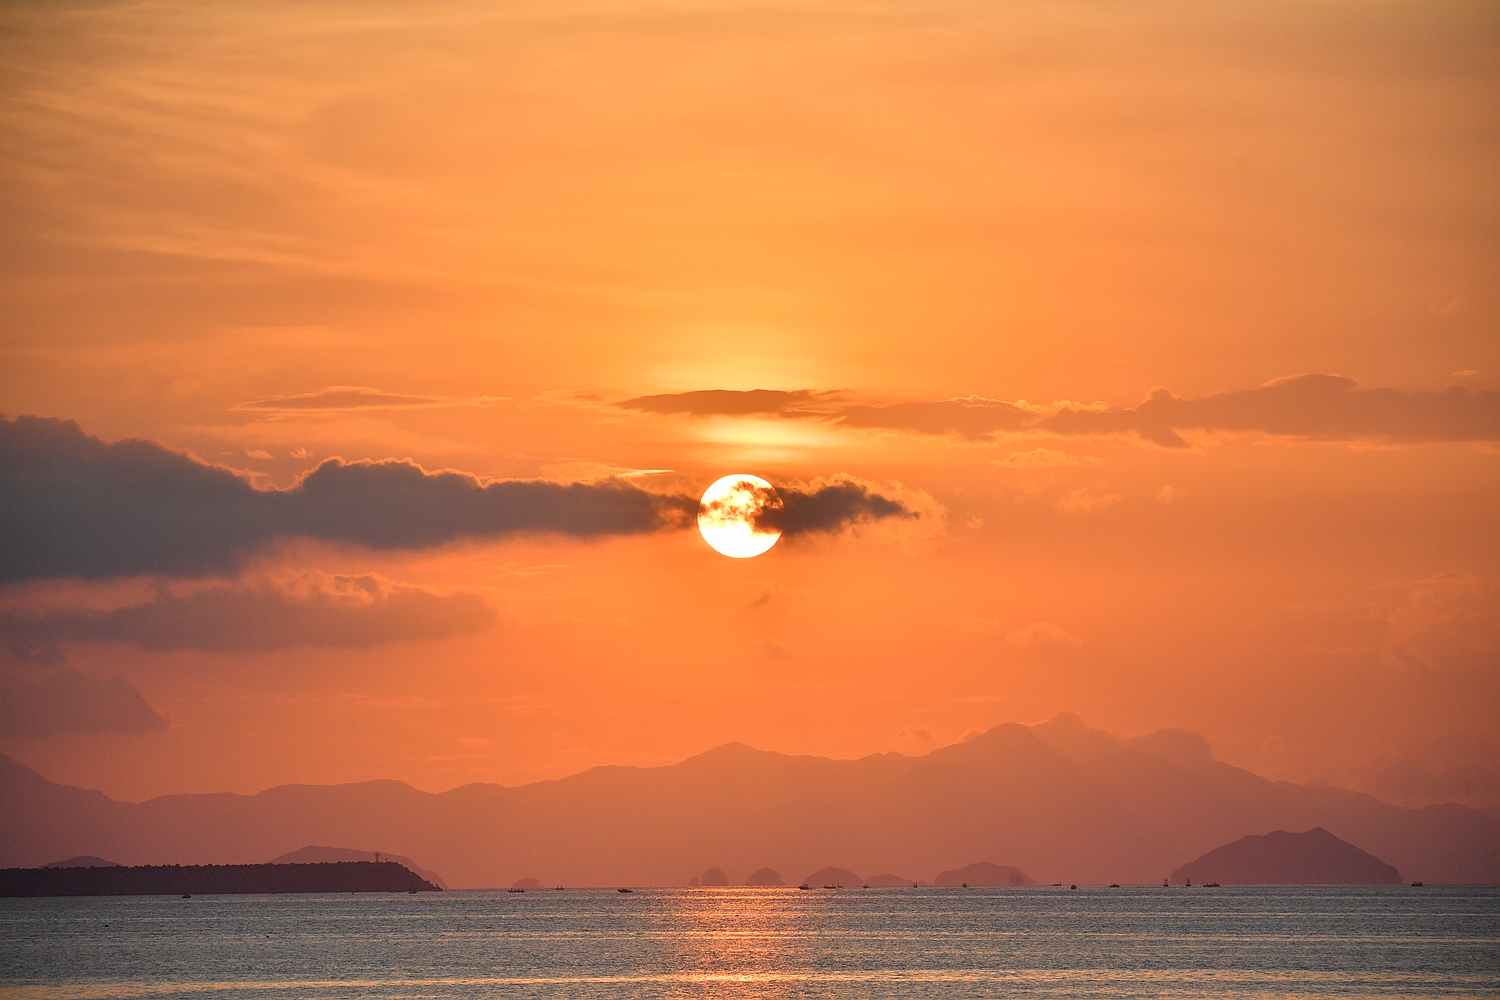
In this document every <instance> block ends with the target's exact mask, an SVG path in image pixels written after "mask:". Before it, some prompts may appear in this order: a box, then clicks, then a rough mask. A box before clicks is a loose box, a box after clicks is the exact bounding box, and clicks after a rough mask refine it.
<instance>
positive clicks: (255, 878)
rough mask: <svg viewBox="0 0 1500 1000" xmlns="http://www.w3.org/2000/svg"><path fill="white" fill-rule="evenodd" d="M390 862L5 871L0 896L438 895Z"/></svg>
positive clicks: (428, 884)
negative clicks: (381, 893)
mask: <svg viewBox="0 0 1500 1000" xmlns="http://www.w3.org/2000/svg"><path fill="white" fill-rule="evenodd" d="M441 891H442V890H441V889H439V888H438V887H437V886H435V885H433V884H432V883H431V882H428V881H427V880H426V879H423V878H421V877H420V876H418V875H416V874H415V873H413V872H412V871H410V870H409V869H407V868H406V867H405V866H403V865H398V864H396V863H395V862H393V861H381V862H375V861H337V862H327V863H323V864H303V865H278V864H268V865H139V866H136V867H134V868H125V867H120V866H110V867H76V868H7V869H4V870H3V871H0V896H196V895H211V894H214V893H235V894H244V893H275V892H441Z"/></svg>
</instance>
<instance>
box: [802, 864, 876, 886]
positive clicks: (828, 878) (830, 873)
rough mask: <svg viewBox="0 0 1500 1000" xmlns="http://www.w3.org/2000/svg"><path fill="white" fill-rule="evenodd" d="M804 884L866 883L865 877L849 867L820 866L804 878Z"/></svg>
mask: <svg viewBox="0 0 1500 1000" xmlns="http://www.w3.org/2000/svg"><path fill="white" fill-rule="evenodd" d="M802 883H803V884H804V885H811V886H819V885H864V879H862V878H860V877H859V876H858V875H856V874H854V873H853V872H851V871H850V870H849V869H847V868H819V869H818V870H817V871H815V872H813V873H812V874H811V875H809V876H807V878H805V879H803V880H802Z"/></svg>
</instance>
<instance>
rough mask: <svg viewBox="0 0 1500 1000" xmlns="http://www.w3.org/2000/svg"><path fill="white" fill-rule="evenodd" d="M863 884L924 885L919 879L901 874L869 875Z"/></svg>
mask: <svg viewBox="0 0 1500 1000" xmlns="http://www.w3.org/2000/svg"><path fill="white" fill-rule="evenodd" d="M862 884H863V885H926V884H927V883H926V882H923V881H921V880H920V879H914V878H905V877H904V876H901V875H871V876H870V877H869V878H867V879H865V880H864V882H863V883H862Z"/></svg>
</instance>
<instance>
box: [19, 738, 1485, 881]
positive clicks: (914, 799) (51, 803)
mask: <svg viewBox="0 0 1500 1000" xmlns="http://www.w3.org/2000/svg"><path fill="white" fill-rule="evenodd" d="M1205 747H1206V744H1203V743H1202V741H1201V740H1200V739H1198V738H1197V737H1194V736H1193V735H1192V734H1190V733H1187V734H1184V733H1180V732H1172V731H1166V732H1165V733H1158V734H1153V735H1152V737H1149V738H1142V739H1138V740H1131V741H1129V742H1127V741H1123V740H1119V739H1116V738H1115V737H1113V736H1111V735H1109V734H1108V733H1103V732H1100V731H1099V730H1093V729H1089V728H1088V727H1087V726H1085V725H1084V724H1083V722H1082V721H1081V720H1079V719H1078V718H1077V717H1076V716H1059V717H1058V718H1056V719H1053V720H1052V721H1050V722H1047V723H1044V724H1042V725H1039V726H1022V725H1015V724H1007V725H1002V726H997V727H995V728H994V729H991V730H990V731H989V732H987V733H984V734H983V735H981V736H979V737H977V738H974V739H972V740H970V741H968V742H966V743H958V744H955V745H953V746H948V747H943V748H941V749H938V750H934V751H933V752H931V753H929V754H926V755H924V756H921V757H908V756H905V755H902V754H898V753H888V754H871V755H870V756H867V757H863V758H860V759H858V760H829V759H826V758H822V757H794V756H786V755H783V754H777V753H769V752H765V751H760V750H752V749H751V748H750V747H747V746H744V745H742V744H737V743H731V744H727V745H725V746H721V747H718V748H717V749H714V750H710V751H708V752H707V753H703V754H699V755H698V756H696V757H691V758H689V759H687V760H685V761H682V762H681V763H679V764H674V765H671V766H668V767H649V768H642V767H596V768H593V769H591V770H588V771H584V772H582V773H580V774H575V775H573V776H572V777H569V778H564V779H561V780H557V781H541V782H536V783H535V784H530V785H522V786H519V787H515V788H506V787H503V786H500V785H493V784H472V785H465V786H463V787H461V788H455V789H453V790H451V791H447V792H443V793H440V794H432V793H428V792H422V791H418V790H416V789H414V788H412V787H411V786H409V785H406V784H403V783H401V782H397V781H369V782H361V783H357V784H347V785H326V786H308V785H285V786H282V787H279V788H272V789H270V790H268V791H265V792H261V793H260V794H258V795H231V794H212V795H166V796H162V797H159V798H155V799H151V800H149V801H146V802H141V803H127V802H115V801H112V800H110V799H109V798H107V797H105V796H104V795H102V794H101V793H99V792H93V791H85V790H83V789H79V788H71V787H68V786H64V785H55V784H52V783H51V782H49V781H47V780H46V779H45V778H43V777H42V776H41V775H39V774H37V773H36V772H34V771H32V770H30V769H29V768H26V767H23V766H22V765H20V764H18V763H16V762H15V761H13V760H11V759H9V758H6V757H0V854H3V855H4V857H5V859H6V861H7V863H10V864H24V865H37V864H42V863H44V862H48V861H51V860H53V859H55V858H58V857H67V856H68V855H81V854H90V855H97V856H99V857H105V858H114V859H117V860H119V861H122V862H124V863H125V864H137V865H138V864H170V863H181V864H209V863H246V862H256V861H262V860H264V859H265V858H269V857H276V856H278V855H280V854H283V853H284V852H287V851H291V850H294V849H296V848H298V847H301V846H302V845H304V844H370V845H377V844H378V845H380V846H381V849H382V850H390V851H392V852H394V853H399V854H402V855H405V856H407V857H414V858H422V859H423V861H424V862H425V863H426V864H429V865H431V866H432V867H433V868H435V869H436V870H438V871H441V872H442V873H443V875H444V877H445V878H447V879H448V880H449V881H450V883H451V884H453V885H455V886H463V887H485V886H488V887H504V886H508V885H510V884H511V883H512V882H514V881H515V880H516V879H518V878H521V877H530V876H535V877H537V878H539V879H541V880H542V881H543V882H544V884H548V885H569V886H591V885H592V886H614V885H638V886H639V885H682V884H684V883H685V882H687V880H688V878H689V877H690V876H692V875H695V874H698V873H701V872H703V871H704V870H705V869H706V868H708V867H709V866H710V865H716V866H720V867H722V868H724V869H726V870H729V871H751V870H753V869H756V868H759V867H761V866H766V865H768V866H770V867H772V868H774V869H776V870H777V871H780V872H809V871H813V870H814V869H815V868H816V867H819V866H821V865H824V864H827V863H828V859H830V858H838V859H841V860H844V863H845V864H846V865H849V866H851V867H853V868H855V869H857V870H860V871H867V872H905V873H908V874H911V875H913V876H917V877H931V875H932V873H935V872H938V871H943V870H947V869H954V868H956V867H957V866H959V865H963V864H967V863H969V862H970V861H972V860H973V859H974V858H1002V859H1004V860H1005V861H1006V862H1007V863H1009V864H1014V865H1016V866H1017V867H1019V868H1021V869H1022V870H1024V871H1025V872H1026V873H1027V874H1028V875H1030V876H1031V877H1033V878H1036V879H1038V880H1040V881H1043V882H1059V881H1061V882H1094V883H1108V882H1121V883H1125V882H1135V883H1152V882H1154V883H1160V882H1161V880H1162V878H1163V877H1164V876H1166V875H1167V874H1168V873H1169V872H1171V871H1172V870H1173V869H1174V868H1176V867H1177V866H1179V865H1180V864H1182V860H1183V859H1184V858H1193V857H1197V856H1198V855H1200V854H1202V853H1204V852H1205V851H1208V850H1210V849H1211V848H1214V847H1216V846H1218V845H1220V844H1224V843H1227V842H1229V841H1232V840H1235V839H1237V838H1239V837H1242V836H1244V835H1245V834H1246V833H1247V832H1257V833H1258V832H1264V831H1268V830H1307V829H1311V828H1312V827H1322V828H1323V829H1325V830H1328V831H1330V832H1331V833H1333V834H1334V835H1335V836H1337V837H1339V838H1341V839H1343V840H1346V841H1349V842H1350V843H1354V844H1358V845H1360V847H1362V848H1363V849H1365V850H1368V851H1370V852H1371V853H1373V854H1375V855H1376V856H1378V857H1380V858H1383V859H1385V860H1387V861H1388V862H1390V863H1391V864H1393V865H1395V866H1396V867H1397V868H1399V869H1400V870H1401V872H1402V874H1403V875H1405V876H1406V878H1408V879H1419V880H1424V881H1427V882H1497V881H1500V822H1497V821H1496V819H1495V817H1493V816H1490V815H1488V814H1486V813H1482V812H1478V811H1476V810H1473V809H1467V808H1465V807H1463V806H1457V805H1441V806H1429V807H1427V808H1424V809H1407V808H1402V807H1398V806H1392V805H1388V804H1386V803H1384V802H1381V801H1380V800H1378V799H1376V798H1374V797H1373V796H1370V795H1363V794H1358V793H1355V792H1349V791H1344V790H1342V789H1338V788H1329V787H1317V786H1306V785H1295V784H1290V783H1288V782H1281V781H1268V780H1266V779H1265V778H1261V777H1259V776H1257V775H1254V774H1251V773H1250V772H1248V771H1244V770H1241V769H1240V768H1236V767H1231V766H1230V765H1228V764H1224V763H1222V762H1219V761H1215V760H1214V759H1213V758H1212V755H1211V754H1210V753H1207V752H1206V751H1205ZM600 817H608V822H607V823H605V822H600ZM850 874H852V873H850ZM856 881H857V880H856ZM819 884H822V883H821V882H820V883H819ZM845 884H854V883H853V882H846V883H845Z"/></svg>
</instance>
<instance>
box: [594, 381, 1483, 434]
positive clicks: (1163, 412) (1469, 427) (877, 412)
mask: <svg viewBox="0 0 1500 1000" xmlns="http://www.w3.org/2000/svg"><path fill="white" fill-rule="evenodd" d="M643 401H649V406H648V405H645V403H643ZM619 405H620V406H623V407H625V408H627V409H636V410H649V411H650V412H655V413H691V414H695V415H705V414H710V413H716V414H726V415H734V414H741V415H744V414H752V413H772V414H775V415H777V416H782V417H789V418H800V419H808V420H822V421H826V422H828V423H831V424H834V425H836V426H841V427H849V428H860V429H866V430H890V431H904V432H909V433H916V434H931V435H948V436H955V437H960V438H964V439H966V440H984V439H987V438H991V437H993V436H996V435H999V434H1005V433H1045V434H1054V435H1058V436H1063V437H1076V436H1084V435H1112V434H1131V435H1135V436H1138V437H1140V438H1143V439H1145V440H1147V441H1151V442H1153V443H1155V444H1158V445H1160V446H1162V447H1164V448H1185V447H1187V441H1186V440H1184V439H1183V437H1182V435H1181V433H1180V432H1181V431H1188V430H1201V431H1208V432H1230V433H1235V432H1240V433H1257V434H1268V435H1275V436H1281V437H1291V438H1302V439H1309V440H1327V441H1351V440H1361V439H1367V440H1376V441H1385V442H1389V443H1393V444H1426V443H1434V442H1461V441H1500V392H1497V391H1495V390H1490V389H1484V390H1478V391H1470V390H1468V389H1465V388H1462V387H1460V386H1454V387H1452V388H1450V389H1447V390H1445V391H1443V392H1406V391H1404V390H1401V389H1367V388H1363V387H1362V386H1360V384H1359V383H1358V382H1357V381H1355V380H1354V379H1352V378H1346V377H1344V376H1341V375H1323V374H1309V375H1294V376H1291V377H1288V378H1280V379H1275V380H1273V381H1271V382H1267V383H1266V384H1265V385H1262V386H1259V387H1257V388H1254V389H1243V390H1238V391H1234V392H1220V393H1214V394H1212V395H1208V396H1203V397H1199V398H1192V397H1183V396H1176V395H1174V394H1173V393H1172V392H1171V391H1170V390H1168V389H1161V388H1159V389H1154V390H1152V391H1151V392H1150V393H1149V394H1148V395H1147V396H1146V398H1145V399H1144V400H1143V401H1142V402H1141V403H1140V404H1138V405H1136V406H1133V407H1115V408H1112V407H1109V406H1106V405H1103V404H1082V403H1075V402H1070V401H1067V400H1063V401H1059V402H1054V403H1052V404H1050V405H1047V406H1039V405H1034V404H1031V403H1027V402H1026V401H1025V400H1017V401H1015V402H1010V401H1006V400H1002V399H986V398H984V397H981V396H965V397H960V398H955V399H943V400H935V401H931V402H908V403H892V404H888V405H868V404H859V405H854V404H845V403H842V402H838V401H836V400H834V399H830V398H829V397H828V396H826V395H822V394H818V393H815V392H813V391H811V390H805V389H804V390H796V391H793V392H776V391H773V390H766V389H757V390H754V391H752V392H748V393H740V392H731V391H729V390H722V389H719V390H710V391H704V392H690V393H679V394H676V395H667V396H644V397H641V399H639V400H631V401H629V402H628V403H622V404H619Z"/></svg>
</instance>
